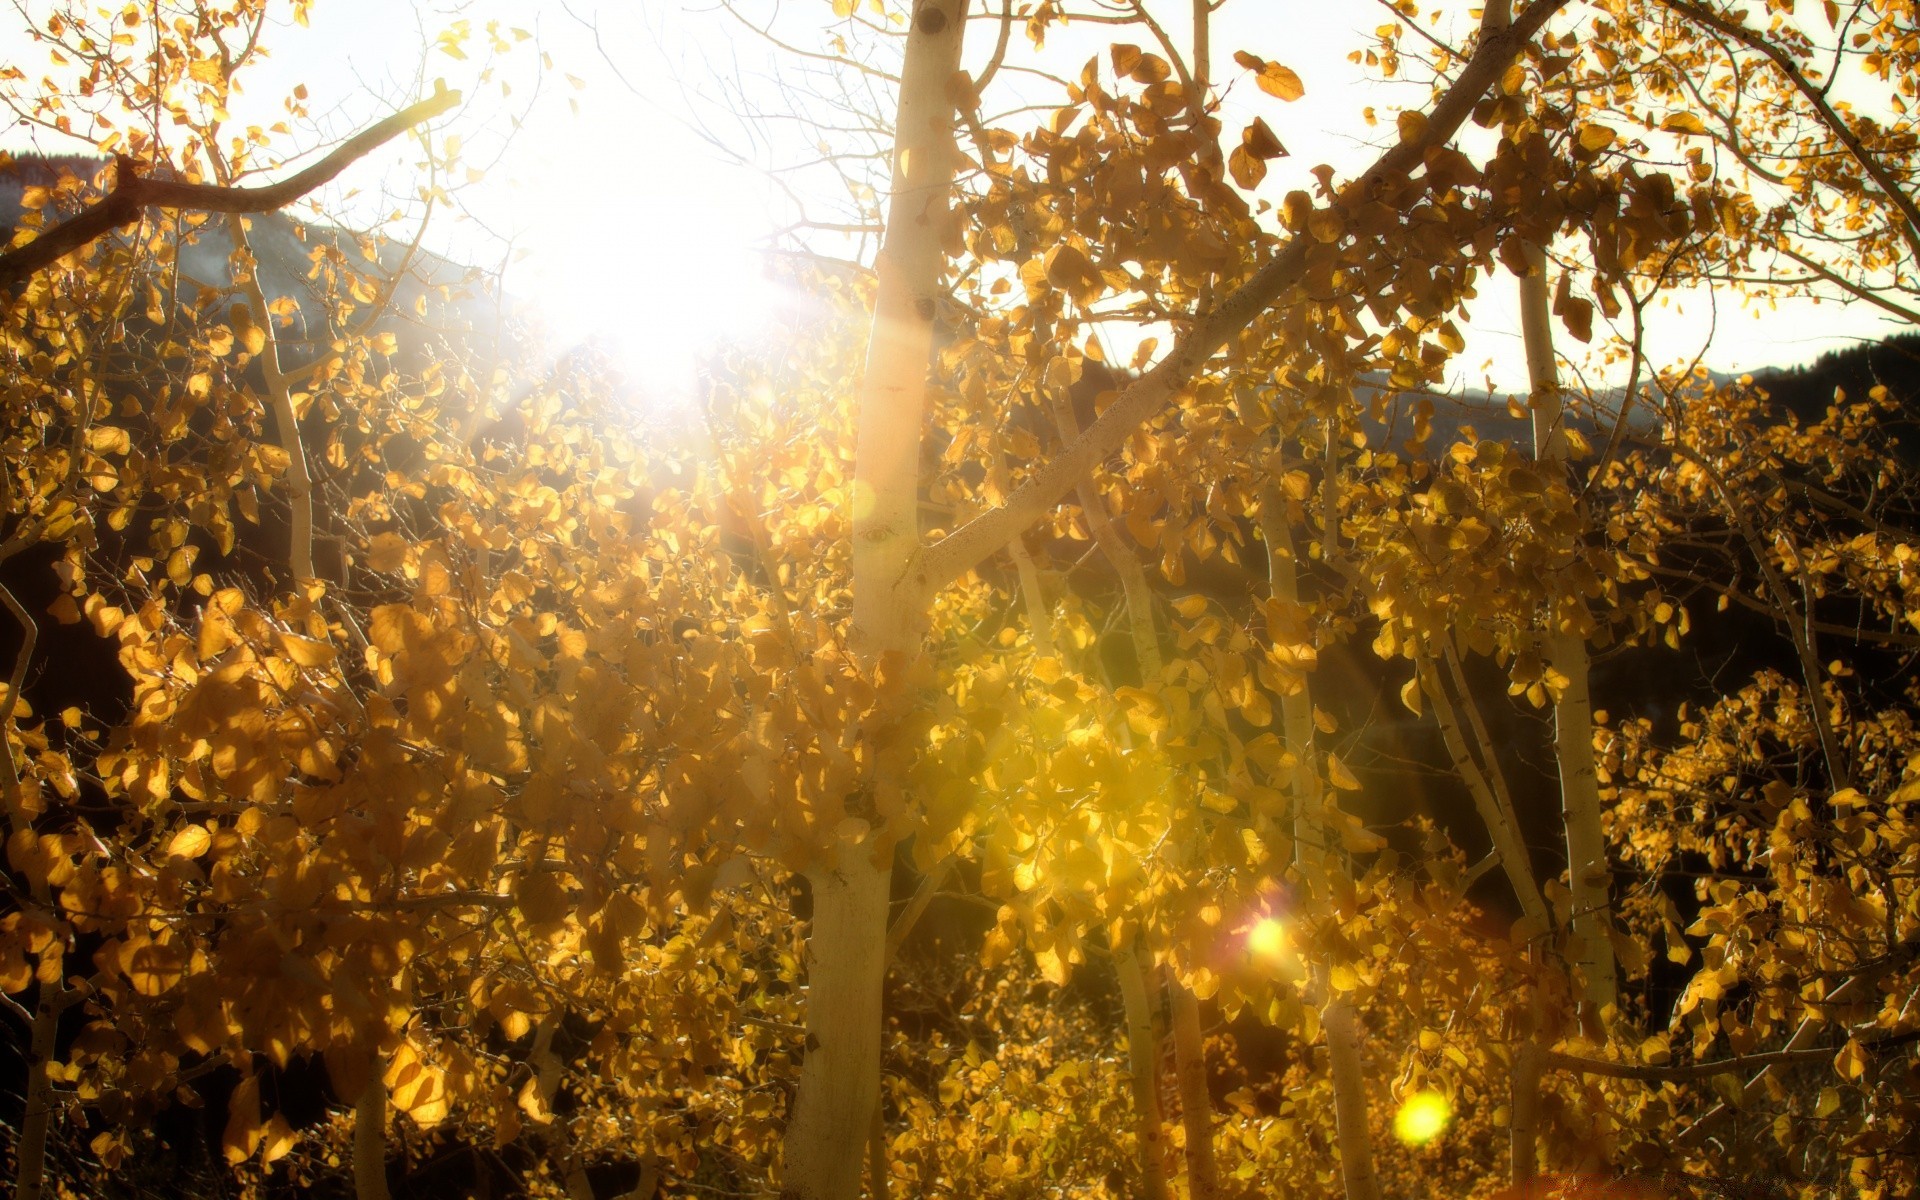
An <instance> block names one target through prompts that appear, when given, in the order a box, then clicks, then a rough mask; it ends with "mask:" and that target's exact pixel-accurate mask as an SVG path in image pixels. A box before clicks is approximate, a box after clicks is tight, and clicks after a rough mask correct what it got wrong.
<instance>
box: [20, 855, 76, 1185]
mask: <svg viewBox="0 0 1920 1200" xmlns="http://www.w3.org/2000/svg"><path fill="white" fill-rule="evenodd" d="M40 890H44V885H42V888H41V889H36V891H40ZM48 953H50V954H58V953H60V951H59V949H58V948H57V947H56V948H54V949H52V950H50V951H48ZM84 994H85V991H84V989H80V988H66V987H62V986H61V985H59V984H51V983H42V984H41V985H40V1002H39V1003H38V1004H36V1005H35V1006H34V1010H33V1029H32V1033H31V1034H30V1035H29V1040H28V1042H27V1090H26V1109H25V1112H24V1113H22V1115H21V1121H20V1141H19V1144H18V1145H17V1146H16V1147H15V1149H14V1158H15V1161H16V1162H17V1164H18V1171H17V1173H16V1176H15V1183H16V1185H17V1186H16V1192H15V1194H16V1195H18V1196H19V1197H20V1200H42V1197H43V1196H44V1194H45V1188H46V1179H47V1132H48V1130H49V1129H50V1127H51V1126H52V1123H53V1077H52V1075H51V1074H49V1072H48V1068H49V1067H50V1066H51V1065H52V1063H53V1052H54V1048H55V1043H56V1041H57V1035H58V1034H59V1031H60V1014H61V1013H63V1012H65V1011H66V1010H67V1009H68V1008H70V1007H71V1006H72V1005H73V1004H74V1003H75V1002H76V1001H78V1000H79V999H80V998H81V997H82V996H83V995H84Z"/></svg>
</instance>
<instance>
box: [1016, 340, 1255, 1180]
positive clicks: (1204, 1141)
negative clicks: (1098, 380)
mask: <svg viewBox="0 0 1920 1200" xmlns="http://www.w3.org/2000/svg"><path fill="white" fill-rule="evenodd" d="M1067 376H1068V371H1067V364H1066V360H1064V359H1059V358H1056V359H1054V360H1053V361H1052V362H1051V363H1049V364H1048V367H1047V377H1046V387H1047V397H1048V401H1049V403H1050V405H1051V407H1052V409H1053V419H1054V423H1055V425H1056V426H1057V427H1058V428H1059V431H1060V439H1061V441H1062V442H1064V443H1066V444H1068V445H1071V444H1072V443H1073V442H1074V441H1076V440H1078V438H1079V436H1080V429H1079V426H1078V425H1077V424H1076V423H1075V420H1074V415H1073V404H1072V400H1071V398H1070V397H1069V395H1068V391H1067V388H1068V378H1067ZM1078 490H1079V497H1080V508H1081V511H1082V512H1083V513H1084V514H1085V516H1086V521H1087V527H1088V528H1089V529H1090V530H1091V531H1092V533H1093V538H1094V542H1095V543H1096V544H1097V545H1098V546H1099V547H1100V552H1101V554H1102V555H1104V556H1105V557H1106V560H1107V562H1108V564H1109V565H1110V566H1112V567H1113V570H1114V573H1115V574H1116V575H1118V576H1119V577H1120V589H1121V592H1122V594H1123V595H1124V596H1125V598H1126V605H1127V631H1128V633H1129V634H1130V635H1131V636H1132V638H1133V655H1134V661H1135V663H1136V664H1137V665H1138V666H1139V668H1140V682H1141V684H1142V685H1143V686H1148V687H1151V686H1153V685H1155V684H1157V683H1158V682H1159V681H1160V677H1161V674H1162V673H1163V671H1164V669H1165V665H1166V664H1165V660H1164V659H1163V658H1162V656H1161V653H1160V635H1159V631H1158V628H1157V627H1156V626H1155V624H1154V620H1153V590H1152V588H1150V587H1149V586H1148V584H1147V573H1146V571H1145V569H1143V568H1142V567H1141V565H1140V559H1139V556H1137V555H1136V554H1134V552H1133V551H1132V550H1131V549H1129V548H1128V547H1127V544H1126V542H1125V541H1124V540H1122V539H1121V537H1120V532H1119V530H1117V529H1115V528H1114V527H1113V521H1112V520H1111V519H1110V518H1109V517H1108V516H1107V511H1106V506H1105V503H1104V502H1103V501H1102V500H1101V498H1100V493H1099V491H1098V490H1097V489H1095V487H1094V486H1093V483H1092V481H1091V480H1085V481H1082V482H1081V484H1080V486H1079V489H1078ZM1167 986H1168V990H1169V991H1170V992H1171V996H1172V1006H1173V1031H1174V1036H1173V1059H1174V1068H1173V1069H1174V1076H1175V1080H1176V1082H1177V1083H1178V1085H1179V1091H1180V1124H1181V1127H1182V1129H1184V1131H1185V1133H1186V1161H1187V1189H1188V1194H1189V1195H1190V1196H1191V1197H1193V1200H1212V1197H1214V1196H1216V1195H1218V1193H1219V1190H1220V1182H1219V1180H1220V1170H1219V1168H1218V1167H1217V1166H1216V1165H1215V1163H1214V1155H1213V1097H1212V1096H1211V1095H1210V1094H1209V1093H1208V1091H1207V1060H1206V1043H1205V1040H1204V1039H1203V1038H1202V1037H1201V1035H1200V1002H1199V1001H1198V1000H1197V999H1196V998H1195V997H1194V995H1193V993H1192V992H1191V991H1190V990H1188V988H1187V986H1186V985H1185V984H1183V983H1181V982H1180V980H1179V979H1177V978H1169V979H1168V981H1167ZM1156 1080H1157V1072H1156ZM1156 1088H1157V1084H1156ZM1154 1108H1155V1111H1156V1112H1157V1110H1158V1100H1157V1094H1156V1100H1155V1104H1154Z"/></svg>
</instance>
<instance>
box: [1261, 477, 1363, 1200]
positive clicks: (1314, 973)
mask: <svg viewBox="0 0 1920 1200" xmlns="http://www.w3.org/2000/svg"><path fill="white" fill-rule="evenodd" d="M1335 519H1336V514H1335V512H1334V511H1333V506H1332V505H1331V504H1329V505H1328V506H1327V531H1326V534H1325V536H1326V539H1327V541H1328V543H1329V544H1331V542H1332V540H1333V538H1334V525H1333V522H1334V520H1335ZM1260 535H1261V536H1262V537H1263V538H1265V539H1266V543H1267V592H1268V595H1269V596H1270V597H1271V598H1272V599H1273V600H1274V601H1277V602H1278V603H1280V604H1283V605H1287V606H1290V607H1291V606H1294V605H1298V604H1299V603H1300V576H1299V568H1298V562H1299V560H1298V557H1297V555H1296V553H1295V550H1294V545H1293V531H1292V529H1291V528H1290V527H1289V526H1288V524H1287V517H1286V510H1285V507H1284V501H1282V500H1281V498H1280V493H1279V491H1278V489H1276V488H1274V487H1271V486H1269V487H1267V488H1265V489H1263V491H1262V495H1261V503H1260ZM1280 720H1281V728H1282V730H1283V731H1284V733H1285V735H1286V739H1287V750H1288V752H1289V753H1291V754H1292V755H1293V756H1294V767H1293V776H1292V779H1293V787H1292V791H1293V861H1294V869H1295V870H1296V871H1298V872H1299V873H1300V874H1301V875H1302V876H1308V875H1311V874H1314V873H1324V872H1326V871H1328V870H1331V869H1332V867H1331V865H1330V862H1329V858H1330V856H1329V854H1328V853H1327V850H1326V822H1325V819H1324V817H1325V814H1324V811H1323V803H1324V802H1323V800H1322V795H1321V790H1320V769H1319V766H1318V764H1317V762H1316V752H1315V749H1314V736H1313V735H1314V725H1313V695H1312V693H1311V692H1310V691H1309V690H1308V688H1307V687H1306V685H1305V684H1302V685H1301V688H1300V690H1299V691H1297V692H1295V693H1293V694H1292V695H1290V696H1282V697H1281V698H1280ZM1327 975H1328V972H1327V967H1326V964H1325V963H1314V964H1312V965H1311V966H1310V968H1309V974H1308V983H1307V993H1308V999H1309V1000H1310V1001H1312V1002H1314V1003H1318V1004H1321V1005H1323V1007H1322V1008H1321V1011H1320V1027H1321V1029H1322V1030H1323V1031H1324V1032H1325V1034H1326V1038H1327V1059H1328V1065H1329V1067H1330V1068H1331V1072H1332V1075H1333V1117H1334V1139H1335V1144H1336V1145H1337V1146H1338V1147H1339V1150H1340V1176H1341V1181H1342V1183H1343V1185H1344V1187H1345V1190H1346V1197H1347V1200H1380V1180H1379V1177H1378V1176H1377V1175H1376V1174H1375V1173H1374V1168H1373V1138H1372V1135H1371V1133H1370V1132H1369V1130H1368V1128H1367V1073H1366V1064H1365V1062H1364V1061H1363V1059H1362V1057H1361V1054H1360V1020H1359V1015H1358V1014H1357V1013H1356V1012H1355V1011H1354V1008H1353V1005H1351V1004H1350V1003H1348V1002H1347V1001H1346V1000H1345V999H1343V998H1342V997H1340V996H1338V995H1334V994H1332V991H1331V989H1330V988H1329V987H1328V983H1327Z"/></svg>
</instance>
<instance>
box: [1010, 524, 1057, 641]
mask: <svg viewBox="0 0 1920 1200" xmlns="http://www.w3.org/2000/svg"><path fill="white" fill-rule="evenodd" d="M1007 554H1008V555H1009V556H1010V557H1011V558H1012V559H1013V567H1014V570H1015V571H1017V572H1019V575H1020V599H1021V601H1022V603H1024V604H1025V605H1026V609H1027V624H1028V626H1030V627H1031V628H1032V630H1033V633H1032V637H1033V652H1034V653H1035V654H1037V655H1039V656H1040V657H1041V658H1052V657H1053V630H1052V628H1051V625H1052V620H1051V618H1050V617H1049V615H1048V612H1047V600H1046V597H1045V596H1043V595H1042V594H1041V592H1040V571H1039V568H1037V567H1035V566H1034V565H1033V555H1031V554H1029V553H1027V544H1026V543H1025V542H1023V541H1021V540H1020V539H1019V538H1017V537H1016V538H1014V539H1013V540H1012V541H1010V542H1008V543H1007Z"/></svg>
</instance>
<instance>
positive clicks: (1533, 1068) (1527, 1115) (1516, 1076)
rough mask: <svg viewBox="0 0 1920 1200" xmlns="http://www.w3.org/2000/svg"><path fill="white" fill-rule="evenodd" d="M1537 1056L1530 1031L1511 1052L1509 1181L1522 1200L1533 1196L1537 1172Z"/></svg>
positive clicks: (1508, 1130)
mask: <svg viewBox="0 0 1920 1200" xmlns="http://www.w3.org/2000/svg"><path fill="white" fill-rule="evenodd" d="M1540 1056H1541V1051H1540V1045H1539V1043H1538V1042H1536V1041H1534V1039H1533V1036H1532V1035H1531V1034H1529V1035H1528V1036H1527V1037H1526V1038H1525V1039H1524V1040H1522V1041H1521V1042H1520V1044H1519V1047H1518V1049H1516V1050H1515V1052H1514V1060H1513V1074H1512V1094H1511V1096H1510V1097H1509V1100H1508V1110H1507V1112H1508V1116H1507V1138H1508V1153H1509V1155H1510V1158H1511V1162H1510V1175H1509V1179H1508V1182H1509V1183H1511V1184H1512V1187H1513V1193H1514V1195H1515V1196H1516V1197H1519V1198H1521V1200H1525V1198H1526V1197H1529V1196H1532V1195H1533V1189H1534V1185H1535V1181H1536V1180H1537V1179H1538V1178H1539V1175H1540V1066H1541V1062H1540Z"/></svg>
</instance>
